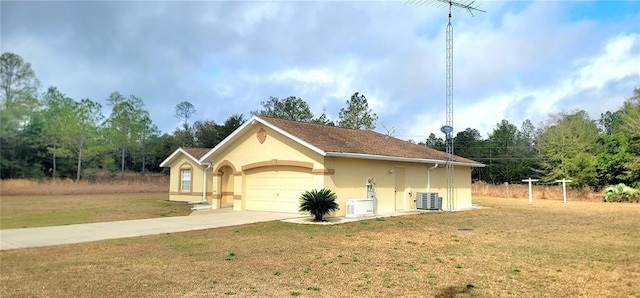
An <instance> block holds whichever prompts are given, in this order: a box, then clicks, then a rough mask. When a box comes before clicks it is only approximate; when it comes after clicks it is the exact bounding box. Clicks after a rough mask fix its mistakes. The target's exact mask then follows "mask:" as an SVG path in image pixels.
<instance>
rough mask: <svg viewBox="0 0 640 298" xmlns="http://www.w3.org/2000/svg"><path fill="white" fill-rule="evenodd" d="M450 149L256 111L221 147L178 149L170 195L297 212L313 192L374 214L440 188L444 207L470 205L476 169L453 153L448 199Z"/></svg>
mask: <svg viewBox="0 0 640 298" xmlns="http://www.w3.org/2000/svg"><path fill="white" fill-rule="evenodd" d="M445 163H446V153H444V152H441V151H438V150H434V149H431V148H428V147H424V146H421V145H417V144H414V143H411V142H408V141H403V140H400V139H397V138H394V137H391V136H387V135H383V134H380V133H377V132H374V131H371V130H357V129H348V128H342V127H334V126H324V125H319V124H313V123H307V122H298V121H290V120H283V119H276V118H268V117H262V116H253V117H251V119H249V120H248V121H247V122H245V123H244V124H243V125H241V126H240V127H239V128H238V129H237V130H235V131H234V132H233V133H232V134H231V135H229V136H228V137H227V138H226V139H224V140H223V141H222V142H221V143H220V144H218V145H217V146H216V147H215V148H212V149H207V148H179V149H177V150H176V151H175V152H173V154H171V155H170V156H169V157H168V158H167V159H166V160H164V161H163V162H162V163H161V166H162V167H170V168H171V174H170V175H171V177H170V179H171V183H170V194H169V195H170V200H174V201H207V202H208V203H209V204H211V206H212V207H211V208H214V209H216V208H225V207H228V208H233V209H234V210H261V211H276V212H289V213H298V207H299V198H300V195H301V194H302V193H304V192H305V191H307V190H311V189H321V188H328V189H331V190H333V191H334V192H335V193H336V194H337V197H338V198H337V202H338V204H339V206H340V210H339V211H338V212H337V213H336V214H335V215H336V216H344V215H345V212H346V209H347V208H346V203H347V200H349V199H356V198H367V197H371V198H372V199H373V202H374V203H373V204H374V206H373V209H374V210H373V211H374V212H376V213H383V212H390V211H398V210H415V209H416V196H417V194H418V192H427V191H431V192H438V193H439V194H440V197H443V198H444V202H442V207H443V209H444V210H456V209H464V208H468V207H471V204H472V201H471V169H472V168H473V167H482V166H484V165H482V164H481V163H478V162H475V161H472V160H469V159H466V158H462V157H457V156H454V158H453V161H451V164H452V165H453V169H454V171H453V173H454V192H453V193H454V196H453V200H452V202H448V200H447V195H446V190H447V185H446V169H445Z"/></svg>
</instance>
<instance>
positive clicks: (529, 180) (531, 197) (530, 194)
mask: <svg viewBox="0 0 640 298" xmlns="http://www.w3.org/2000/svg"><path fill="white" fill-rule="evenodd" d="M536 181H538V179H531V178H529V179H523V180H522V182H529V205H531V203H532V201H533V192H532V191H531V182H536Z"/></svg>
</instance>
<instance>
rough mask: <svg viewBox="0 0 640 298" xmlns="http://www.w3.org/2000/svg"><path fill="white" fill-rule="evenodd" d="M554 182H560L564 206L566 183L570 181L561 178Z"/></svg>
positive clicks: (565, 201)
mask: <svg viewBox="0 0 640 298" xmlns="http://www.w3.org/2000/svg"><path fill="white" fill-rule="evenodd" d="M556 182H562V198H563V199H564V204H566V203H567V182H571V180H567V179H565V178H562V180H556Z"/></svg>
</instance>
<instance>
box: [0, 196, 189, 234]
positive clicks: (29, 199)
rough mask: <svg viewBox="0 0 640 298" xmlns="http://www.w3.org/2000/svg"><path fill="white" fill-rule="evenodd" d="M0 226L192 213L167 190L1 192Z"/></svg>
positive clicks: (187, 206)
mask: <svg viewBox="0 0 640 298" xmlns="http://www.w3.org/2000/svg"><path fill="white" fill-rule="evenodd" d="M0 207H2V208H0V228H2V229H10V228H27V227H29V228H31V227H42V226H54V225H68V224H77V223H90V222H102V221H116V220H128V219H139V218H154V217H164V216H180V215H188V214H190V213H191V206H190V205H189V204H186V203H181V202H170V201H169V194H168V193H128V194H122V193H115V194H92V195H47V196H29V195H26V196H25V195H22V196H4V195H3V196H1V197H0Z"/></svg>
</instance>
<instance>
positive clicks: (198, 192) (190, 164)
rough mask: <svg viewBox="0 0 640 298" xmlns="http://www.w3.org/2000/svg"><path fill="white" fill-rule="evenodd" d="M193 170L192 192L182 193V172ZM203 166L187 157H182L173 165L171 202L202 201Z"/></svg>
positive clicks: (170, 190)
mask: <svg viewBox="0 0 640 298" xmlns="http://www.w3.org/2000/svg"><path fill="white" fill-rule="evenodd" d="M183 168H191V191H190V192H183V191H180V179H181V177H180V170H181V169H183ZM202 173H203V171H202V166H200V165H198V164H197V163H195V162H194V161H193V160H191V159H190V158H188V157H186V156H180V157H178V158H176V160H175V161H174V162H173V163H172V164H171V174H170V175H171V176H170V181H169V200H171V201H198V200H201V199H202V183H203V181H202Z"/></svg>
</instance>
